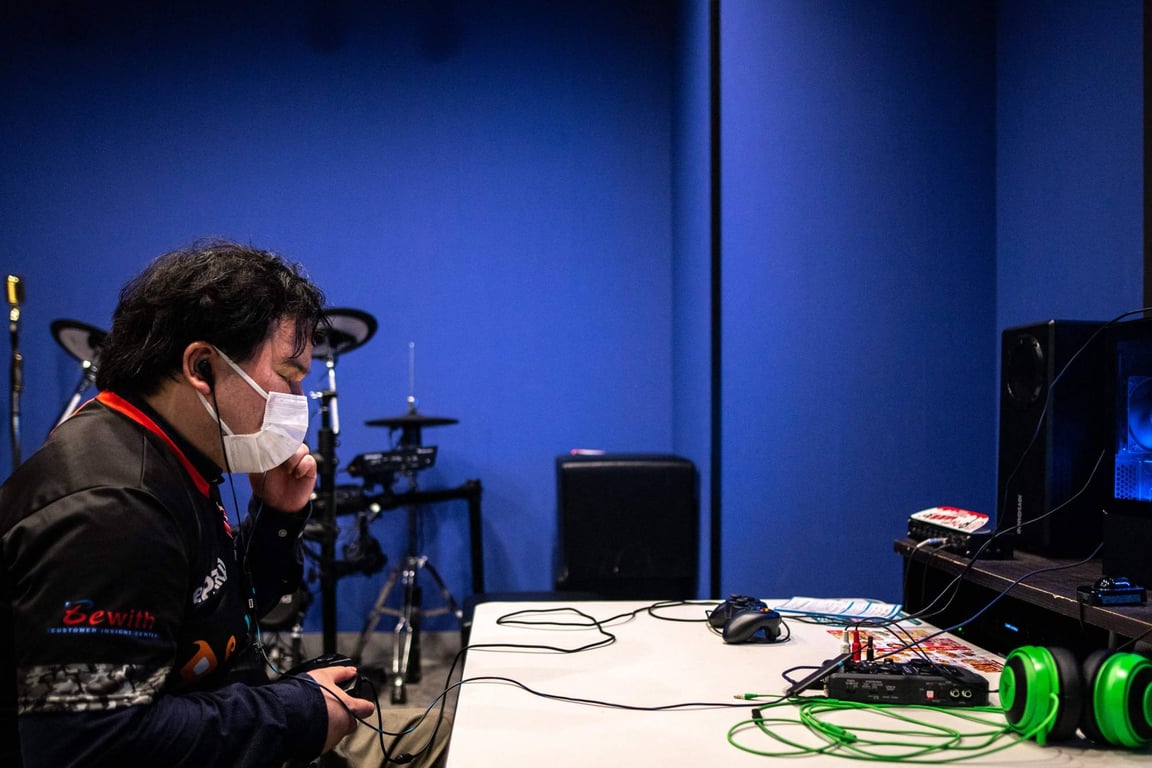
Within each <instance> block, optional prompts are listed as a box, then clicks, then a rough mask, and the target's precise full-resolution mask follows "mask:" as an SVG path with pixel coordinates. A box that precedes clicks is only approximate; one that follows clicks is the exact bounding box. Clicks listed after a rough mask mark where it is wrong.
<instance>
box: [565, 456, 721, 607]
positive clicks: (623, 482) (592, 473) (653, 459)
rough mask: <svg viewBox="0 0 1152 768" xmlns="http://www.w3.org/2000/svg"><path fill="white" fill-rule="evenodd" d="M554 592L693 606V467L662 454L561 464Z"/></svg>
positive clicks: (695, 546) (696, 532) (697, 535)
mask: <svg viewBox="0 0 1152 768" xmlns="http://www.w3.org/2000/svg"><path fill="white" fill-rule="evenodd" d="M556 494H557V499H556V502H557V556H556V572H555V587H556V589H557V590H565V591H582V592H591V593H595V594H598V595H601V596H603V597H605V598H610V599H644V600H646V599H668V600H686V599H695V598H696V597H697V595H696V587H697V581H698V567H699V548H700V546H699V542H700V529H699V519H700V515H699V492H698V478H697V472H696V466H695V464H693V463H692V462H691V461H689V460H688V459H685V458H681V457H678V456H669V455H657V454H606V455H575V456H573V455H566V456H559V457H557V459H556Z"/></svg>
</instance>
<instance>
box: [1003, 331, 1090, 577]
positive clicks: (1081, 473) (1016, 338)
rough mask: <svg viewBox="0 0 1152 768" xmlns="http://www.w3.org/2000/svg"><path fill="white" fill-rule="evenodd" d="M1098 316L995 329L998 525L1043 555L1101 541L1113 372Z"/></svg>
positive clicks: (1077, 550) (1084, 550) (1078, 550)
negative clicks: (997, 354) (998, 350)
mask: <svg viewBox="0 0 1152 768" xmlns="http://www.w3.org/2000/svg"><path fill="white" fill-rule="evenodd" d="M1103 329H1104V323H1101V322H1095V321H1073V320H1050V321H1048V322H1044V323H1036V324H1034V325H1027V326H1020V327H1016V328H1008V329H1006V330H1005V331H1004V332H1003V334H1002V336H1001V358H1000V379H1001V381H1000V451H999V466H998V473H997V474H998V482H997V490H998V502H997V504H998V506H997V517H996V527H997V529H998V530H1001V531H1003V530H1006V529H1007V530H1011V531H1012V532H1013V533H1014V534H1015V546H1016V548H1017V549H1020V550H1022V551H1025V552H1032V553H1033V554H1038V555H1044V556H1047V557H1081V556H1085V555H1088V554H1090V553H1091V552H1092V550H1093V549H1095V548H1096V547H1097V546H1098V545H1099V544H1100V541H1101V536H1102V533H1101V527H1102V519H1103V513H1102V512H1101V503H1100V502H1101V500H1102V499H1101V490H1100V489H1101V488H1102V487H1104V486H1105V485H1106V483H1107V474H1108V464H1109V461H1108V456H1107V453H1106V451H1107V446H1108V442H1109V436H1110V433H1111V424H1110V416H1109V414H1110V412H1111V408H1110V402H1111V397H1112V395H1111V381H1112V372H1111V366H1110V364H1109V362H1108V355H1107V352H1108V343H1107V338H1106V335H1105V334H1104V332H1103Z"/></svg>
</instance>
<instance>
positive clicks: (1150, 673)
mask: <svg viewBox="0 0 1152 768" xmlns="http://www.w3.org/2000/svg"><path fill="white" fill-rule="evenodd" d="M1083 674H1084V680H1085V681H1086V684H1087V688H1086V690H1087V692H1088V696H1087V698H1088V701H1087V702H1086V706H1085V707H1084V716H1083V719H1082V722H1081V728H1082V729H1083V730H1084V735H1085V736H1087V737H1088V738H1089V739H1092V740H1093V741H1095V742H1096V743H1098V744H1109V745H1112V746H1115V747H1130V748H1140V747H1145V746H1147V745H1148V744H1152V661H1149V660H1148V659H1146V658H1144V657H1143V656H1141V655H1139V654H1136V653H1111V652H1109V651H1096V652H1095V653H1093V654H1091V655H1090V656H1089V657H1088V658H1087V659H1085V660H1084V668H1083Z"/></svg>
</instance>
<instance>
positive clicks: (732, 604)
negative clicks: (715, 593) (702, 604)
mask: <svg viewBox="0 0 1152 768" xmlns="http://www.w3.org/2000/svg"><path fill="white" fill-rule="evenodd" d="M767 607H768V606H767V605H765V603H764V601H763V600H758V599H756V598H755V597H748V596H747V595H732V597H730V598H728V599H727V600H725V601H724V602H722V603H720V605H718V606H716V607H715V608H713V609H712V612H711V613H709V614H708V623H709V624H711V625H712V627H713V628H714V629H723V628H724V625H725V624H727V623H728V620H729V619H730V618H732V617H733V616H735V615H736V614H737V613H740V611H744V610H747V609H749V608H761V609H764V608H767Z"/></svg>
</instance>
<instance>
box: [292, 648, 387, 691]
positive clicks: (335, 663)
mask: <svg viewBox="0 0 1152 768" xmlns="http://www.w3.org/2000/svg"><path fill="white" fill-rule="evenodd" d="M354 666H356V662H354V661H352V659H350V658H348V657H347V656H345V655H343V654H340V653H328V654H325V655H323V656H317V657H316V658H314V659H309V660H308V661H304V662H301V663H300V664H297V665H296V666H294V667H292V669H290V670H288V671H287V672H285V673H284V674H285V675H303V674H304V673H306V672H311V671H312V670H314V669H323V668H325V667H354ZM340 688H341V690H343V691H344V692H345V693H346V694H348V695H349V696H351V697H352V698H354V699H366V700H368V701H371V700H372V695H371V692H370V691H369V685H368V681H367V680H365V679H364V677H363V676H362V675H360V674H357V675H355V676H354V677H351V678H349V679H348V680H345V681H344V682H343V683H341V684H340Z"/></svg>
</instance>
